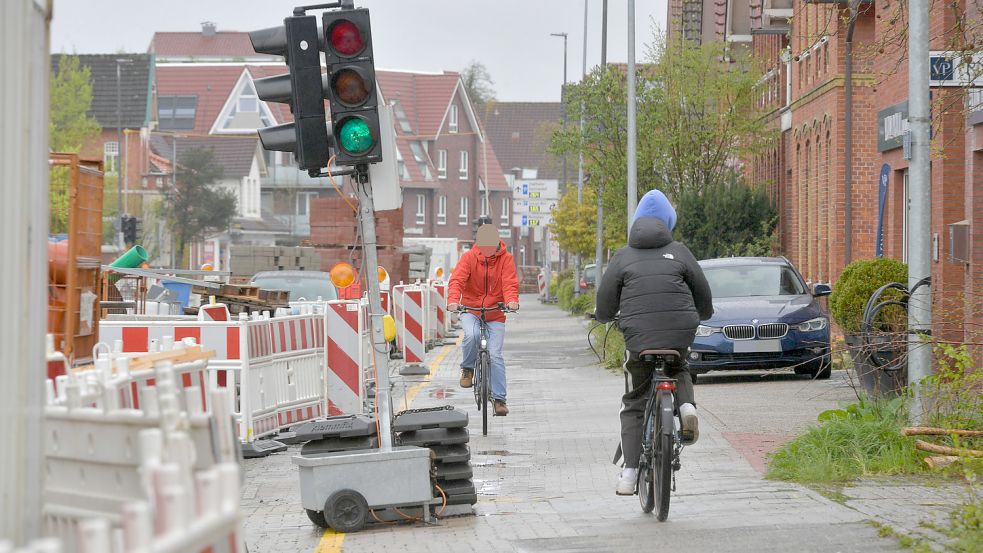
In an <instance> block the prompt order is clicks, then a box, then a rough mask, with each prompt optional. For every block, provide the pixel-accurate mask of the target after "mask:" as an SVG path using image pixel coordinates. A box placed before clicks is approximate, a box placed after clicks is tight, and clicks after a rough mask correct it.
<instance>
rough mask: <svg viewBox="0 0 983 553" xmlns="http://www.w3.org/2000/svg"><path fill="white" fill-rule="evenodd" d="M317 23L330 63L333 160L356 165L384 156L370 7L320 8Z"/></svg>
mask: <svg viewBox="0 0 983 553" xmlns="http://www.w3.org/2000/svg"><path fill="white" fill-rule="evenodd" d="M321 28H322V30H323V31H324V58H325V61H326V62H327V64H328V86H327V91H326V95H325V97H326V98H327V99H328V101H329V103H330V105H331V129H332V133H333V135H334V148H335V163H336V164H338V165H359V164H365V163H377V162H379V161H382V146H381V143H382V140H381V134H380V132H379V112H378V105H379V100H378V94H377V93H376V87H375V62H374V61H373V59H372V29H371V25H370V22H369V10H367V9H365V8H359V9H343V10H338V11H327V12H324V14H323V15H322V20H321Z"/></svg>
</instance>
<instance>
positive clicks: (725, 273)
mask: <svg viewBox="0 0 983 553" xmlns="http://www.w3.org/2000/svg"><path fill="white" fill-rule="evenodd" d="M703 274H705V275H706V277H707V282H709V283H710V290H711V292H713V297H714V298H740V297H747V296H797V295H801V294H805V293H806V290H805V286H804V285H803V284H802V280H801V279H800V278H799V277H798V275H796V274H795V271H793V270H792V269H791V268H790V267H785V266H781V265H736V266H730V267H706V268H704V269H703Z"/></svg>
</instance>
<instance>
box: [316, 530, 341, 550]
mask: <svg viewBox="0 0 983 553" xmlns="http://www.w3.org/2000/svg"><path fill="white" fill-rule="evenodd" d="M343 541H345V534H339V533H338V532H335V531H334V530H332V529H330V528H328V529H327V530H325V531H324V534H323V535H322V536H321V541H320V542H318V544H317V549H315V550H314V553H341V542H343Z"/></svg>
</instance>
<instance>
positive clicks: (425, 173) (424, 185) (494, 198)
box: [376, 70, 515, 251]
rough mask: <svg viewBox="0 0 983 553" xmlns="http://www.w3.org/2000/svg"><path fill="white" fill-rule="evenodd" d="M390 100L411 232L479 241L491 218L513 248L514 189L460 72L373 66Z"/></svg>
mask: <svg viewBox="0 0 983 553" xmlns="http://www.w3.org/2000/svg"><path fill="white" fill-rule="evenodd" d="M376 80H377V81H378V84H379V93H380V96H381V101H383V102H386V103H387V104H390V105H392V107H393V112H394V116H395V127H396V145H397V149H398V155H399V157H398V163H399V174H400V180H401V184H402V186H403V222H404V224H405V227H406V228H405V231H404V232H405V235H406V236H408V237H412V236H421V237H435V238H456V239H458V240H459V241H460V242H459V248H460V249H461V250H462V251H463V250H466V249H467V248H469V247H470V245H471V243H473V241H474V230H475V227H474V224H475V220H476V219H477V218H478V217H482V216H487V217H490V218H491V219H492V220H493V222H494V224H495V225H496V226H498V227H499V235H500V236H501V237H502V239H503V240H504V241H505V243H506V244H507V245H508V246H509V248H512V247H513V246H514V241H513V234H515V233H514V232H513V228H512V224H511V189H510V187H509V184H508V182H507V181H506V179H505V175H504V173H503V171H502V168H501V166H500V165H499V162H498V158H497V156H496V153H495V149H494V147H493V144H491V143H490V141H489V140H488V139H487V137H486V133H485V130H484V128H483V127H482V124H481V122H480V120H479V119H478V117H477V115H476V113H475V109H474V106H473V104H472V103H471V101H470V99H469V98H468V95H467V91H466V90H465V88H464V83H463V81H462V80H461V77H460V75H459V74H458V73H453V72H444V73H420V72H403V71H381V70H380V71H376Z"/></svg>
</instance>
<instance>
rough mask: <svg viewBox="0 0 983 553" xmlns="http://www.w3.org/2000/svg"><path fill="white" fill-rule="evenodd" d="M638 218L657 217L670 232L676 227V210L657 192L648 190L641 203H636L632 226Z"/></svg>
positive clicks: (667, 199) (663, 195)
mask: <svg viewBox="0 0 983 553" xmlns="http://www.w3.org/2000/svg"><path fill="white" fill-rule="evenodd" d="M639 217H657V218H659V219H661V220H662V222H663V223H665V224H666V226H667V227H669V230H672V229H673V228H674V227H675V226H676V210H675V209H673V207H672V204H670V203H669V198H666V195H665V194H663V193H662V192H660V191H658V190H649V191H648V192H646V193H645V195H644V196H642V201H640V202H638V207H637V208H635V214H634V216H632V218H631V224H632V225H634V224H635V221H637V220H638V218H639Z"/></svg>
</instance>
